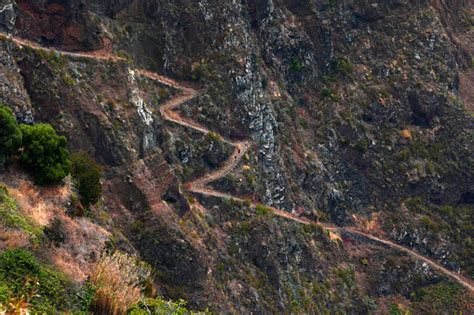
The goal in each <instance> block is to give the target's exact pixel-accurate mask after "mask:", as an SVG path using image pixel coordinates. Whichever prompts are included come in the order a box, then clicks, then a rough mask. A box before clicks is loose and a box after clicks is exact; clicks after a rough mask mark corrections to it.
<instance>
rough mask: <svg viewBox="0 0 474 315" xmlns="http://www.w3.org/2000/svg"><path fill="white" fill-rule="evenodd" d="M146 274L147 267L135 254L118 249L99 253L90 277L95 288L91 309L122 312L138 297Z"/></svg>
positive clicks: (148, 269) (101, 312) (112, 312)
mask: <svg viewBox="0 0 474 315" xmlns="http://www.w3.org/2000/svg"><path fill="white" fill-rule="evenodd" d="M150 277H151V269H150V267H149V266H148V265H146V264H145V263H143V262H141V261H140V260H139V259H137V258H135V257H131V256H128V255H126V254H123V253H120V252H115V253H114V254H113V255H104V256H102V258H101V259H100V261H99V263H98V264H97V266H96V270H95V272H94V274H93V275H92V277H91V280H92V282H93V283H94V284H95V285H96V286H97V288H98V289H97V291H96V295H95V298H94V300H93V302H92V305H91V311H92V312H93V313H94V314H111V315H115V314H125V313H126V311H127V309H128V308H129V307H130V306H131V305H132V304H135V303H136V302H137V301H138V300H139V299H140V298H141V295H142V288H143V285H144V283H145V281H147V280H148V279H149V278H150Z"/></svg>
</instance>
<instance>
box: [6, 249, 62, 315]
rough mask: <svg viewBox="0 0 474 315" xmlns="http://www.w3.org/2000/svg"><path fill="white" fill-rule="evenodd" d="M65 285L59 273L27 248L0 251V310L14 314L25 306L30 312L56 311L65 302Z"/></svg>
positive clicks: (45, 312)
mask: <svg viewBox="0 0 474 315" xmlns="http://www.w3.org/2000/svg"><path fill="white" fill-rule="evenodd" d="M67 284H68V283H67V281H66V280H65V278H64V277H63V276H62V275H60V274H59V273H57V272H55V271H53V270H52V269H50V268H49V267H46V266H44V265H42V264H41V263H39V262H38V261H37V259H36V258H35V257H34V256H33V255H32V254H31V253H30V252H28V251H25V250H19V249H17V250H7V251H5V252H3V253H2V254H0V311H1V310H6V311H7V313H8V314H10V313H13V314H16V313H17V312H18V311H19V309H20V308H28V309H29V310H30V311H31V312H32V313H33V314H38V313H40V314H55V313H56V312H57V311H58V310H61V309H64V307H65V305H66V304H67V291H66V289H65V286H66V285H67Z"/></svg>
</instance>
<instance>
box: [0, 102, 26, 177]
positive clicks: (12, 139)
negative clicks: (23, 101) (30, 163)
mask: <svg viewBox="0 0 474 315" xmlns="http://www.w3.org/2000/svg"><path fill="white" fill-rule="evenodd" d="M22 139H23V137H22V133H21V130H20V128H19V127H18V124H17V122H16V119H15V117H14V116H13V113H12V111H11V110H10V108H8V107H5V106H3V105H0V170H1V169H3V167H4V166H5V164H6V162H7V160H8V158H9V157H10V155H11V154H13V153H15V152H16V151H17V150H18V148H19V147H20V146H21V143H22Z"/></svg>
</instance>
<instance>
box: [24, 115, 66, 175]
mask: <svg viewBox="0 0 474 315" xmlns="http://www.w3.org/2000/svg"><path fill="white" fill-rule="evenodd" d="M20 129H21V131H22V132H23V152H22V154H21V159H20V160H21V162H22V163H23V164H24V165H25V166H26V167H27V168H28V169H29V170H30V171H31V172H32V174H33V177H34V179H35V181H36V182H37V183H38V184H52V183H58V182H60V181H61V180H62V179H63V178H64V177H66V176H67V175H68V174H69V172H70V171H71V161H70V160H69V152H68V150H67V149H66V145H67V140H66V138H65V137H64V136H58V135H57V134H56V131H55V130H54V128H53V127H52V126H51V125H48V124H37V125H34V126H28V125H20Z"/></svg>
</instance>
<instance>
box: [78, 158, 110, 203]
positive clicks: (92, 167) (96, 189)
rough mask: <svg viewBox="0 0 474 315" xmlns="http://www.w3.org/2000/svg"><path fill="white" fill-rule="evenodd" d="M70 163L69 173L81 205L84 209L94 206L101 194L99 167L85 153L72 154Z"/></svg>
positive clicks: (100, 170)
mask: <svg viewBox="0 0 474 315" xmlns="http://www.w3.org/2000/svg"><path fill="white" fill-rule="evenodd" d="M71 161H72V171H71V173H72V177H73V178H74V181H75V183H76V187H77V188H78V190H79V194H80V195H81V203H82V204H83V205H84V206H86V207H87V206H89V205H92V204H95V203H96V202H97V201H99V198H100V195H101V193H102V187H101V185H100V176H101V172H102V169H101V167H100V166H99V165H98V164H97V163H96V162H95V161H94V160H93V159H91V158H90V157H89V156H88V155H87V154H86V153H78V154H74V155H73V156H72V158H71Z"/></svg>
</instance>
